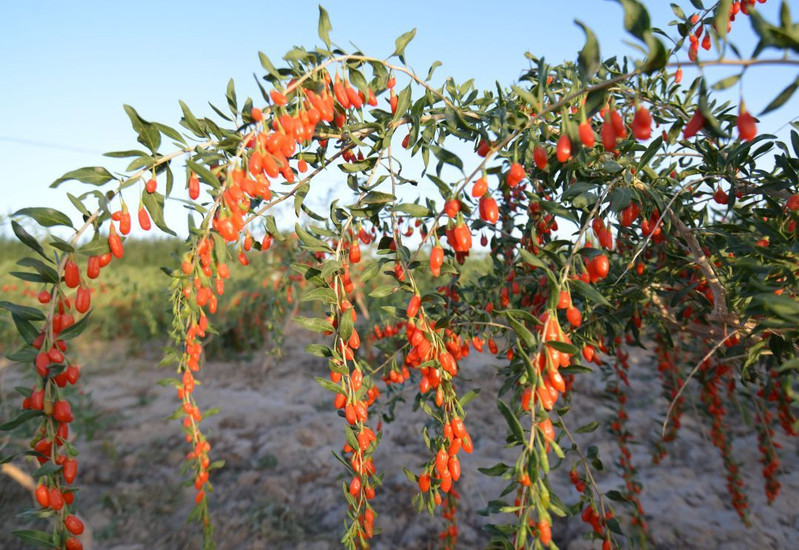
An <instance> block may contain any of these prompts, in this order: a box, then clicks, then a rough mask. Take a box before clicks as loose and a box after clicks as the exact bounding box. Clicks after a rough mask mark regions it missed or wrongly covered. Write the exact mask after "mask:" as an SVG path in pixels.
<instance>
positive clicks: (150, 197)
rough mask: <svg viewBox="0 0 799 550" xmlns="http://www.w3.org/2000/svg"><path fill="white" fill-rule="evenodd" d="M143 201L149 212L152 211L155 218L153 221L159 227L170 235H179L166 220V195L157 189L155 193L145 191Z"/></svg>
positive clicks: (151, 213) (151, 214)
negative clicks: (168, 225) (170, 227)
mask: <svg viewBox="0 0 799 550" xmlns="http://www.w3.org/2000/svg"><path fill="white" fill-rule="evenodd" d="M142 203H143V204H144V208H146V209H147V212H149V213H150V217H151V218H152V219H153V223H154V224H155V225H156V226H158V229H160V230H161V231H163V232H164V233H168V234H169V235H173V236H177V233H175V232H174V231H172V230H171V229H169V227H167V225H166V222H165V221H164V196H163V195H162V194H161V193H159V192H157V191H156V192H155V193H144V194H143V195H142Z"/></svg>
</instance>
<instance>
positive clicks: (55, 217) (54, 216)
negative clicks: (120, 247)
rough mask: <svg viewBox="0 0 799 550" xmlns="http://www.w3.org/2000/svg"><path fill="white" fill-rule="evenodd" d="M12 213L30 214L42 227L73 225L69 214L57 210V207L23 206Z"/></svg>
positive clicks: (18, 214) (15, 214)
mask: <svg viewBox="0 0 799 550" xmlns="http://www.w3.org/2000/svg"><path fill="white" fill-rule="evenodd" d="M11 215H12V216H28V217H30V218H33V219H34V220H36V222H37V223H38V224H39V225H41V226H42V227H53V226H56V225H65V226H67V227H72V220H70V219H69V216H67V215H66V214H64V213H63V212H61V211H59V210H56V209H55V208H45V207H31V208H22V209H20V210H17V211H16V212H14V213H13V214H11Z"/></svg>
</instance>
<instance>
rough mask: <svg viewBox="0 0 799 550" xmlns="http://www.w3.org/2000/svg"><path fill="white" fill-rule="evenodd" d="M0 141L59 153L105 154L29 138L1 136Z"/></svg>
mask: <svg viewBox="0 0 799 550" xmlns="http://www.w3.org/2000/svg"><path fill="white" fill-rule="evenodd" d="M0 141H5V142H8V143H17V144H20V145H29V146H31V147H41V148H45V149H57V150H59V151H68V152H70V153H80V154H83V155H95V156H99V155H102V154H103V153H102V152H101V151H97V150H94V149H85V148H83V147H72V146H70V145H62V144H59V143H47V142H44V141H36V140H33V139H27V138H17V137H11V136H0Z"/></svg>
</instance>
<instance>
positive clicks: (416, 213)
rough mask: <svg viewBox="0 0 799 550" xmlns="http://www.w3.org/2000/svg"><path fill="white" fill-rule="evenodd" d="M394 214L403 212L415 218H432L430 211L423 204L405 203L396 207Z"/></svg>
mask: <svg viewBox="0 0 799 550" xmlns="http://www.w3.org/2000/svg"><path fill="white" fill-rule="evenodd" d="M392 210H393V211H394V212H403V213H404V214H408V215H409V216H412V217H414V218H427V217H429V216H431V213H430V209H429V208H427V207H426V206H422V205H421V204H413V203H403V204H398V205H396V206H394V208H393V209H392Z"/></svg>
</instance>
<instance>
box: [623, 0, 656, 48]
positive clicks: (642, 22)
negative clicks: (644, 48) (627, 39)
mask: <svg viewBox="0 0 799 550" xmlns="http://www.w3.org/2000/svg"><path fill="white" fill-rule="evenodd" d="M617 2H619V4H621V5H622V8H624V29H625V30H626V31H627V32H628V33H630V34H632V35H633V36H634V37H636V38H638V39H639V40H641V41H644V40H645V38H644V36H645V34H646V33H647V32H648V31H649V30H650V28H651V23H650V20H649V12H647V11H646V8H645V7H644V6H643V4H641V2H639V1H638V0H617Z"/></svg>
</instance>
